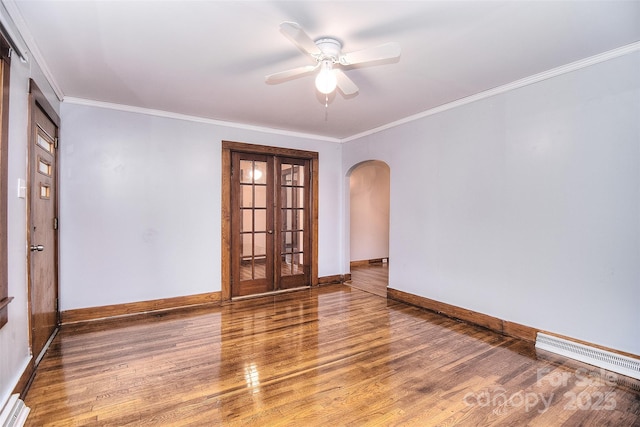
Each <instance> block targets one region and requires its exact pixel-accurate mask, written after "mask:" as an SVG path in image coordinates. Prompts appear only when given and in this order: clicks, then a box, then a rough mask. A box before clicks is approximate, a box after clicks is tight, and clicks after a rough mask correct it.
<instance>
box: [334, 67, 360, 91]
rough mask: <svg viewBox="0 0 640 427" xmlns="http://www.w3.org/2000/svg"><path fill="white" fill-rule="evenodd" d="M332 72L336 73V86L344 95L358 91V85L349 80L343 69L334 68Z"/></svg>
mask: <svg viewBox="0 0 640 427" xmlns="http://www.w3.org/2000/svg"><path fill="white" fill-rule="evenodd" d="M334 73H335V74H336V80H337V86H338V89H340V92H342V93H343V94H345V95H353V94H355V93H358V86H356V84H355V83H354V82H353V80H351V79H350V78H349V77H347V75H346V74H345V73H344V71H342V70H340V69H337V68H336V69H334Z"/></svg>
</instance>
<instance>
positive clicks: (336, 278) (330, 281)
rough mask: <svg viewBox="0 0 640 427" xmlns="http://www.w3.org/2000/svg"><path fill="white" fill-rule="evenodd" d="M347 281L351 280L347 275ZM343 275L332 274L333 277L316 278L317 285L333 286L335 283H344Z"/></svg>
mask: <svg viewBox="0 0 640 427" xmlns="http://www.w3.org/2000/svg"><path fill="white" fill-rule="evenodd" d="M349 279H351V275H349ZM345 280H347V279H345V275H344V274H334V275H333V276H323V277H318V285H334V284H337V283H344V282H345Z"/></svg>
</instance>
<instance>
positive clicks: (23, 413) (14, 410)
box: [0, 394, 31, 427]
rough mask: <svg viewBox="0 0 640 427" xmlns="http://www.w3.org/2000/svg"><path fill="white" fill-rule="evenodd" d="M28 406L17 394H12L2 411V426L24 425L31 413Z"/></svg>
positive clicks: (0, 422)
mask: <svg viewBox="0 0 640 427" xmlns="http://www.w3.org/2000/svg"><path fill="white" fill-rule="evenodd" d="M30 411H31V409H29V407H28V406H25V404H24V402H23V401H22V400H21V399H20V398H19V396H18V395H17V394H14V395H12V396H11V397H10V398H9V401H8V402H7V404H6V405H5V407H4V409H3V410H2V412H0V426H2V427H18V426H23V425H24V422H25V421H26V420H27V416H28V415H29V412H30Z"/></svg>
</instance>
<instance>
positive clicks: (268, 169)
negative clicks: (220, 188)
mask: <svg viewBox="0 0 640 427" xmlns="http://www.w3.org/2000/svg"><path fill="white" fill-rule="evenodd" d="M311 172H312V160H311V159H308V158H307V159H305V158H296V157H286V156H280V155H274V154H270V153H255V152H254V153H251V152H242V151H235V152H231V179H230V186H231V191H230V201H231V203H230V205H231V206H230V214H231V215H230V216H231V218H230V222H231V233H230V234H231V257H230V258H231V271H230V273H231V277H230V279H231V296H232V297H240V296H247V295H257V294H263V293H269V292H275V291H281V290H286V289H293V288H299V287H304V286H309V285H311V284H312V283H311V282H312V280H311V278H312V256H311V254H312V237H313V233H312V213H311V212H312V210H311V207H312V204H313V198H312V191H311V189H312V185H311V184H312V179H311V177H312V173H311Z"/></svg>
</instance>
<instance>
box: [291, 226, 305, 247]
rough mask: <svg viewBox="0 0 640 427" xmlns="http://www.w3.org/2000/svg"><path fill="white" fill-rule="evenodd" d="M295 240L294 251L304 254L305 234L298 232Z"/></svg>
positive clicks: (295, 234)
mask: <svg viewBox="0 0 640 427" xmlns="http://www.w3.org/2000/svg"><path fill="white" fill-rule="evenodd" d="M294 236H295V237H294V239H295V247H294V249H293V250H294V251H296V252H303V251H304V245H303V243H304V232H302V231H298V232H297V233H294Z"/></svg>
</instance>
